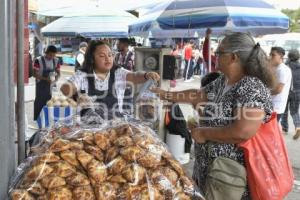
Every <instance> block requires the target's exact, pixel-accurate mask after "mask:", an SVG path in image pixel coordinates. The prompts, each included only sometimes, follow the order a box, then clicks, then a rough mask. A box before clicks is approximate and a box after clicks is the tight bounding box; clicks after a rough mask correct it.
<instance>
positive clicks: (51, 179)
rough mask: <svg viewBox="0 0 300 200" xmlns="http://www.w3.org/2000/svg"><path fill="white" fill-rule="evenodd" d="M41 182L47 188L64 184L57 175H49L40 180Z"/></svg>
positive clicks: (62, 179)
mask: <svg viewBox="0 0 300 200" xmlns="http://www.w3.org/2000/svg"><path fill="white" fill-rule="evenodd" d="M41 184H42V186H43V187H45V188H47V189H53V188H57V187H61V186H64V185H66V181H65V179H64V178H61V177H59V176H54V175H49V176H46V177H44V178H43V179H42V180H41Z"/></svg>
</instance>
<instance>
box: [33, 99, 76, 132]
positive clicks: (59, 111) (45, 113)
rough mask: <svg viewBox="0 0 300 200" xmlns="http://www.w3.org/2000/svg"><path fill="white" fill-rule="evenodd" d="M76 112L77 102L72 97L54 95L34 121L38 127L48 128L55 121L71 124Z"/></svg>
mask: <svg viewBox="0 0 300 200" xmlns="http://www.w3.org/2000/svg"><path fill="white" fill-rule="evenodd" d="M76 114H77V103H76V102H75V101H74V100H73V99H70V98H65V97H62V96H54V97H52V99H51V100H49V101H48V102H47V105H45V106H44V107H43V109H42V110H41V112H40V115H39V117H38V118H37V121H36V122H37V125H38V128H39V129H44V128H49V127H51V126H53V125H54V124H55V123H57V122H60V123H61V122H63V123H65V124H67V125H71V124H72V118H73V117H75V115H76Z"/></svg>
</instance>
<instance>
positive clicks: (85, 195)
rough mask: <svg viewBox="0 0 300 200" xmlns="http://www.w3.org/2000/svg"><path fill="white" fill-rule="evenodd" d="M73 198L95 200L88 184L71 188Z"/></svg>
mask: <svg viewBox="0 0 300 200" xmlns="http://www.w3.org/2000/svg"><path fill="white" fill-rule="evenodd" d="M72 192H73V200H95V199H96V197H95V195H94V191H93V188H92V187H91V186H90V185H87V186H81V187H76V188H74V189H73V191H72Z"/></svg>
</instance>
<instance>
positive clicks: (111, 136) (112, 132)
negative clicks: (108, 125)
mask: <svg viewBox="0 0 300 200" xmlns="http://www.w3.org/2000/svg"><path fill="white" fill-rule="evenodd" d="M108 137H109V140H110V142H114V141H115V140H116V139H117V138H118V134H117V132H116V130H115V129H113V128H112V129H110V130H108Z"/></svg>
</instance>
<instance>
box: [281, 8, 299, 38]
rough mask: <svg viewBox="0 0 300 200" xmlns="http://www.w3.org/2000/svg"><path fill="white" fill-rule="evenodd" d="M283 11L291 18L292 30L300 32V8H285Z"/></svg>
mask: <svg viewBox="0 0 300 200" xmlns="http://www.w3.org/2000/svg"><path fill="white" fill-rule="evenodd" d="M282 12H283V13H284V14H286V15H287V16H288V17H289V18H290V29H289V30H290V32H299V33H300V8H298V9H297V10H290V9H283V10H282Z"/></svg>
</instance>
